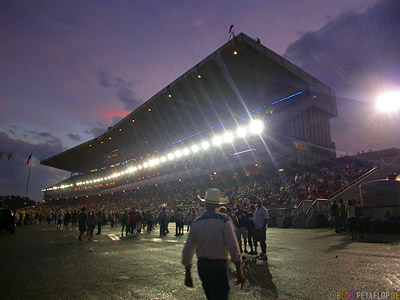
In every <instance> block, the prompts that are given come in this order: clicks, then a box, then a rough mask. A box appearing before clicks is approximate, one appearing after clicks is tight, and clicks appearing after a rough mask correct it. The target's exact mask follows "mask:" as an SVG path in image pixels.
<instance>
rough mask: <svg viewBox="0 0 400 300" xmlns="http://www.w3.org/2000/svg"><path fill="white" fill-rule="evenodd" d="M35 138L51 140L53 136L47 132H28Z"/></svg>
mask: <svg viewBox="0 0 400 300" xmlns="http://www.w3.org/2000/svg"><path fill="white" fill-rule="evenodd" d="M29 133H30V134H32V135H33V136H34V137H35V138H38V139H42V138H53V136H52V135H51V134H50V133H48V132H38V131H34V130H30V131H29Z"/></svg>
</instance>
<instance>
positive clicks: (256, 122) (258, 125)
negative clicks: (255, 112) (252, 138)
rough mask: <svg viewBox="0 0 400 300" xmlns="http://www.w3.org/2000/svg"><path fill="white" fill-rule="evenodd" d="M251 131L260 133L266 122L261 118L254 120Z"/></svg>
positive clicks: (250, 126) (250, 127)
mask: <svg viewBox="0 0 400 300" xmlns="http://www.w3.org/2000/svg"><path fill="white" fill-rule="evenodd" d="M249 130H250V132H251V133H254V134H260V133H261V132H262V131H263V130H264V123H263V122H262V121H261V120H253V121H251V123H250V125H249Z"/></svg>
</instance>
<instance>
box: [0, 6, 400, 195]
mask: <svg viewBox="0 0 400 300" xmlns="http://www.w3.org/2000/svg"><path fill="white" fill-rule="evenodd" d="M399 15H400V1H396V0H383V1H378V0H363V1H360V0H354V1H348V0H334V1H332V0H302V1H294V0H293V1H289V0H285V1H282V0H268V1H258V0H241V1H239V0H232V1H215V0H212V1H210V0H203V1H178V0H176V1H173V0H163V1H161V0H159V1H152V0H146V1H134V0H126V1H123V0H115V1H108V0H97V1H67V0H63V1H61V0H60V1H59V0H52V1H50V0H47V1H40V0H36V1H29V0H27V1H24V0H18V1H11V0H3V1H1V2H0V152H1V151H2V152H13V154H14V156H13V157H12V159H11V160H5V159H4V157H3V160H1V161H0V195H5V194H16V195H17V194H18V195H25V187H26V179H27V173H28V168H27V165H26V160H27V157H28V156H29V154H30V153H31V152H33V161H32V162H33V164H32V171H31V183H30V187H29V193H28V196H29V197H31V198H33V199H34V200H40V199H41V198H42V193H41V192H40V189H42V188H44V187H47V186H49V185H52V184H54V183H56V182H58V181H60V180H62V179H65V178H67V177H68V176H69V173H67V172H63V171H59V170H56V169H52V168H48V167H44V166H41V165H40V163H39V161H40V160H42V159H45V158H48V157H50V156H52V155H54V154H56V153H59V152H61V151H63V150H65V149H68V148H70V147H73V146H75V145H78V144H80V143H82V142H85V141H87V140H89V139H91V138H93V137H95V136H98V135H100V134H102V133H104V132H105V130H106V128H107V127H108V126H110V125H113V124H115V123H116V122H117V121H118V120H120V119H121V118H122V117H124V116H126V115H127V114H128V113H129V112H131V111H132V110H134V109H135V108H136V107H137V106H138V105H140V104H141V103H143V102H144V101H146V100H147V99H149V98H150V97H151V96H153V95H154V94H156V93H157V92H158V91H159V90H161V89H162V88H164V87H165V86H166V85H168V84H169V83H170V82H172V81H173V80H175V79H176V78H177V77H179V76H180V75H181V74H183V73H184V72H185V71H187V70H188V69H189V68H191V67H192V66H194V65H196V64H197V63H198V62H199V61H201V60H202V59H204V58H205V57H206V56H207V55H209V54H210V53H212V52H213V51H215V50H216V49H217V48H219V47H220V46H221V45H223V44H224V43H225V42H226V41H227V39H228V29H229V26H230V25H231V24H234V25H235V32H236V33H237V34H238V33H240V32H244V33H246V34H247V35H249V36H250V37H253V38H256V37H257V38H260V39H261V43H262V44H264V45H265V46H266V47H268V48H270V49H271V50H273V51H275V52H277V53H278V54H280V55H282V56H284V57H285V58H287V59H289V60H290V61H292V62H293V63H295V64H296V65H298V66H299V67H301V68H303V69H304V70H305V71H307V72H309V73H310V74H312V75H313V76H315V77H317V78H318V79H320V80H321V81H323V82H324V83H326V84H328V85H329V86H330V87H332V88H333V89H335V91H336V95H337V103H338V111H339V117H338V118H335V119H332V120H331V127H332V139H333V140H334V141H335V142H336V148H337V153H338V155H339V156H340V155H341V154H345V153H350V154H354V153H356V152H357V151H361V150H368V149H373V150H379V149H384V148H389V147H398V148H400V130H399V128H400V116H399V114H397V115H394V114H391V115H383V114H381V113H378V112H377V111H376V109H375V107H374V99H375V98H376V96H377V95H379V94H380V93H381V92H383V91H385V90H391V89H395V88H397V89H399V88H400V51H399V49H400V18H399V17H398V16H399ZM399 101H400V100H399Z"/></svg>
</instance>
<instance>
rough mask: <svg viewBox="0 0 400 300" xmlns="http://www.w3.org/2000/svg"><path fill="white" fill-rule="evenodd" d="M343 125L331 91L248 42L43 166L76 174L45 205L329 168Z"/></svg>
mask: <svg viewBox="0 0 400 300" xmlns="http://www.w3.org/2000/svg"><path fill="white" fill-rule="evenodd" d="M336 116H337V108H336V98H335V94H334V91H333V90H332V89H331V88H329V87H328V86H326V85H325V84H323V83H322V82H320V81H319V80H317V79H316V78H314V77H312V76H311V75H309V74H308V73H306V72H305V71H303V70H301V69H300V68H299V67H297V66H295V65H294V64H292V63H290V62H289V61H287V60H286V59H284V58H283V57H281V56H279V55H278V54H276V53H274V52H273V51H271V50H269V49H268V48H266V47H265V46H263V45H262V44H261V43H260V41H259V40H258V39H255V40H254V39H252V38H250V37H248V36H247V35H245V34H243V33H241V34H239V35H238V36H236V37H234V38H233V39H231V40H230V41H228V42H227V43H226V44H224V45H223V46H222V47H220V48H219V49H218V50H217V51H215V52H213V53H212V54H210V55H209V56H208V57H207V58H205V59H204V60H202V61H201V62H199V63H198V64H197V65H196V66H194V67H193V68H191V69H190V70H188V71H187V72H185V73H184V74H183V75H181V76H180V77H179V78H178V79H176V80H175V81H174V82H172V83H171V84H169V85H168V86H167V87H165V88H164V89H162V90H161V91H160V92H158V93H157V94H156V95H154V96H153V97H151V98H150V99H149V100H147V101H146V102H145V103H143V104H142V105H141V106H140V107H138V108H137V109H136V110H134V111H133V112H132V113H130V114H129V115H128V116H126V117H125V118H124V119H122V120H121V121H120V122H118V123H117V124H116V125H114V126H112V127H110V128H109V129H108V130H107V132H105V133H104V134H102V135H101V136H99V137H96V138H94V139H92V140H90V141H88V142H86V143H83V144H81V145H78V146H76V147H74V148H71V149H69V150H66V151H64V152H62V153H59V154H57V155H55V156H53V157H50V158H48V159H46V160H44V161H42V162H41V164H43V165H46V166H50V167H54V168H58V169H62V170H66V171H69V172H71V177H70V178H68V179H66V180H64V181H62V182H59V183H56V184H54V185H53V186H50V187H47V188H45V189H43V190H42V191H43V192H44V199H45V200H50V199H55V198H68V197H76V198H78V197H88V196H94V195H96V196H97V195H106V194H110V193H116V192H126V191H127V192H129V191H133V190H135V189H138V188H140V187H142V186H152V185H157V184H162V183H168V182H176V181H177V180H189V179H195V178H201V179H204V178H206V179H207V180H209V177H208V176H211V178H213V176H212V175H209V174H210V172H212V174H214V173H215V174H217V173H223V174H231V177H232V176H233V178H235V174H237V171H238V170H243V171H244V172H245V173H246V172H251V173H254V172H255V170H254V168H257V167H259V166H267V167H268V166H269V167H271V166H272V167H275V168H285V167H286V166H288V165H289V164H291V163H297V164H303V165H308V164H313V163H318V162H322V161H325V160H328V159H331V158H335V157H336V152H335V144H334V143H333V142H332V140H331V135H330V126H329V119H330V118H333V117H336ZM205 175H206V176H205ZM213 179H214V178H213Z"/></svg>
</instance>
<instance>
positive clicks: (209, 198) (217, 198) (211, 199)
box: [197, 188, 229, 204]
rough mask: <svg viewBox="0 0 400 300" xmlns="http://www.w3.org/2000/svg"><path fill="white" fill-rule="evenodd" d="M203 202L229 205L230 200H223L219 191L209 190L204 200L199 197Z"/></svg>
mask: <svg viewBox="0 0 400 300" xmlns="http://www.w3.org/2000/svg"><path fill="white" fill-rule="evenodd" d="M197 197H198V198H199V199H200V200H201V201H203V202H206V203H212V204H228V203H229V200H228V199H227V198H221V192H220V191H219V189H213V188H211V189H208V190H207V191H206V195H205V197H204V199H202V198H200V196H197Z"/></svg>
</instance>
